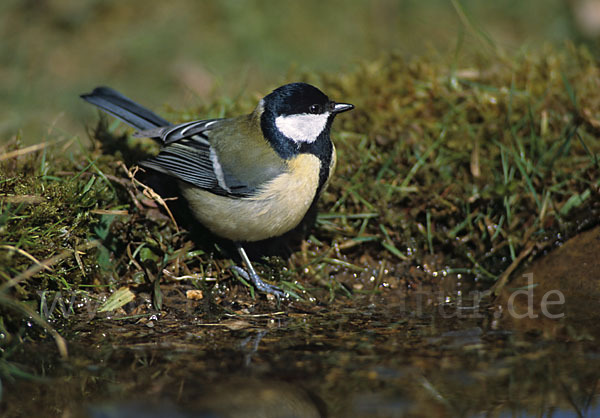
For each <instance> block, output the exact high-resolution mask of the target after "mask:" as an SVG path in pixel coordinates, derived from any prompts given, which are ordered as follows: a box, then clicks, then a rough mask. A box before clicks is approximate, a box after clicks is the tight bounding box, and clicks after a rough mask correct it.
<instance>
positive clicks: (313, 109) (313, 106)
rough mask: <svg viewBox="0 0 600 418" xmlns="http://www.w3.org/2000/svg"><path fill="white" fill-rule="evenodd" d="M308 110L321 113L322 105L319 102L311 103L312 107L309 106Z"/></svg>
mask: <svg viewBox="0 0 600 418" xmlns="http://www.w3.org/2000/svg"><path fill="white" fill-rule="evenodd" d="M308 111H309V112H310V113H312V114H314V115H316V114H318V113H321V106H319V105H318V104H314V105H310V107H309V108H308Z"/></svg>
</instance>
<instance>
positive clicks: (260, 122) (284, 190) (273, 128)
mask: <svg viewBox="0 0 600 418" xmlns="http://www.w3.org/2000/svg"><path fill="white" fill-rule="evenodd" d="M81 97H82V98H83V99H84V100H86V101H87V102H89V103H92V104H94V105H96V106H98V107H99V108H101V109H102V110H104V111H106V112H108V113H110V114H112V115H113V116H115V117H117V118H119V119H121V120H122V121H124V122H125V123H127V124H129V125H131V126H132V127H134V128H135V129H137V130H138V132H137V133H136V134H135V136H138V137H148V138H153V139H155V140H157V141H159V142H160V144H161V150H160V152H159V154H158V155H157V156H156V157H154V158H150V159H148V160H144V161H141V162H140V165H142V166H143V167H147V168H150V169H152V170H155V171H156V172H158V173H162V174H165V175H168V176H171V177H174V178H175V179H176V180H177V183H178V185H179V187H180V191H181V194H182V195H183V197H184V198H185V199H186V200H187V203H188V205H189V208H190V210H191V213H192V214H193V215H194V217H195V218H196V220H198V221H199V222H200V223H201V224H203V225H204V226H205V227H206V228H208V229H209V230H210V231H211V232H213V233H214V234H216V235H217V236H220V237H222V238H226V239H229V240H231V241H233V242H234V243H235V244H236V247H237V249H238V252H239V254H240V256H241V258H242V260H243V261H244V263H245V264H246V267H247V269H248V272H246V271H244V270H243V269H241V268H239V267H234V268H235V270H236V271H237V272H238V273H239V274H240V275H242V277H244V278H245V279H246V280H248V281H250V282H252V283H253V284H254V286H255V287H256V289H258V290H259V291H261V292H264V293H271V294H274V295H276V296H277V297H280V296H283V292H282V291H281V290H280V289H279V288H278V287H276V286H274V285H270V284H267V283H265V282H263V281H262V280H261V279H260V277H259V276H258V274H257V273H256V271H255V270H254V268H253V267H252V264H251V263H250V260H249V259H248V256H247V255H246V252H245V250H244V248H243V246H242V243H244V242H252V241H261V240H264V239H267V238H273V237H278V236H280V235H283V234H285V233H286V232H288V231H290V230H292V229H293V228H295V227H296V226H297V225H298V224H299V223H300V221H301V220H302V219H303V218H304V216H305V214H306V213H307V211H308V209H309V208H310V207H311V205H312V204H313V202H315V201H316V200H317V199H318V197H319V195H320V193H321V192H322V191H323V189H324V188H325V187H326V186H327V183H328V181H329V178H330V177H331V174H332V173H333V170H334V168H335V162H336V156H335V147H334V145H333V143H332V142H331V139H330V137H329V133H330V130H331V124H332V123H333V119H334V118H335V116H336V115H337V114H338V113H341V112H345V111H347V110H351V109H353V108H354V106H353V105H351V104H348V103H336V102H334V101H332V100H330V99H329V97H327V96H326V95H325V94H324V93H323V92H321V90H319V89H318V88H316V87H314V86H312V85H310V84H306V83H291V84H286V85H284V86H282V87H279V88H277V89H276V90H274V91H273V92H271V93H270V94H268V95H267V96H265V97H264V98H263V99H262V100H260V101H259V103H258V105H257V106H256V108H255V109H254V111H253V112H252V113H250V114H249V115H245V116H239V117H234V118H229V119H208V120H198V121H193V122H186V123H182V124H178V125H173V124H171V123H169V122H168V121H166V120H164V119H163V118H161V117H160V116H157V115H156V114H154V113H153V112H151V111H150V110H148V109H145V108H143V107H142V106H140V105H138V104H137V103H135V102H133V101H132V100H130V99H128V98H127V97H125V96H123V95H122V94H120V93H119V92H117V91H115V90H113V89H110V88H108V87H97V88H96V89H94V91H92V92H91V93H89V94H84V95H82V96H81Z"/></svg>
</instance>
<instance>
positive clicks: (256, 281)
mask: <svg viewBox="0 0 600 418" xmlns="http://www.w3.org/2000/svg"><path fill="white" fill-rule="evenodd" d="M231 269H232V270H234V271H235V272H236V273H238V274H239V275H240V276H242V277H243V278H244V280H246V281H248V282H250V283H252V284H253V285H254V287H255V288H256V290H258V291H259V292H261V293H266V294H269V295H273V296H275V297H276V298H277V299H280V298H283V297H285V293H284V292H283V290H281V289H280V288H279V287H277V286H275V285H272V284H268V283H265V282H263V281H262V279H261V278H260V277H259V276H258V274H256V272H255V271H253V270H251V271H250V272H247V271H246V270H244V269H243V268H241V267H239V266H231Z"/></svg>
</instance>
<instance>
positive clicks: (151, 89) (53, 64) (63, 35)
mask: <svg viewBox="0 0 600 418" xmlns="http://www.w3.org/2000/svg"><path fill="white" fill-rule="evenodd" d="M599 3H600V2H599V1H598V0H495V1H486V0H462V1H461V2H460V3H459V2H458V1H452V0H398V1H393V0H373V1H363V0H332V1H323V0H303V1H291V0H279V1H266V0H249V1H239V0H223V1H191V0H189V1H186V0H170V1H158V0H130V1H117V0H2V2H0V35H1V38H0V39H1V40H0V115H2V117H1V119H0V141H4V140H7V139H9V138H11V137H12V136H14V135H15V134H17V133H19V134H21V135H22V138H23V141H24V142H26V143H35V142H40V141H42V140H44V138H48V137H54V138H55V137H56V136H73V135H85V133H84V132H85V131H84V129H85V126H86V124H88V125H91V124H93V123H94V121H95V111H94V109H93V108H92V106H88V105H85V104H84V103H83V102H82V101H81V100H80V99H79V98H78V95H79V94H80V93H83V92H87V91H89V90H91V89H92V88H93V87H95V86H97V85H109V86H112V87H114V88H117V89H119V90H121V91H122V92H124V93H125V94H127V95H129V96H130V97H132V98H134V99H135V100H137V101H139V102H141V103H142V104H144V105H147V106H148V107H150V108H153V109H157V110H159V111H160V110H161V106H162V105H163V104H169V105H170V106H172V107H174V108H175V109H185V108H186V107H190V106H193V105H197V104H201V103H205V102H207V101H210V100H212V99H214V97H216V96H217V95H219V96H221V95H225V96H228V97H233V98H235V97H236V95H238V94H239V93H241V92H251V93H257V94H260V95H262V94H264V93H267V92H268V91H269V90H270V89H271V88H273V87H275V86H277V85H278V84H281V83H282V82H284V81H286V80H287V79H289V74H290V72H292V73H293V74H300V73H304V72H313V71H317V72H322V71H325V72H343V71H351V70H352V68H353V67H354V66H356V65H361V63H364V62H365V61H366V62H368V61H369V60H373V59H377V57H379V56H381V55H383V54H385V53H388V52H390V51H392V52H396V53H399V54H401V55H404V56H407V57H410V56H412V55H419V54H424V53H426V51H428V50H429V51H431V50H433V51H436V53H438V54H440V55H441V56H448V57H458V64H459V65H460V64H461V59H462V57H465V62H466V57H468V56H469V55H472V54H476V53H481V52H484V53H485V52H486V49H490V46H489V44H488V43H486V42H485V41H484V39H485V38H486V35H489V36H490V38H491V39H492V40H493V43H494V44H495V46H496V47H498V48H500V49H502V50H504V51H506V52H507V53H508V54H513V53H514V54H518V53H526V51H528V50H532V49H535V48H539V47H540V46H541V45H542V44H544V43H546V42H551V43H562V42H564V41H565V40H573V41H575V42H580V41H587V42H589V43H590V45H591V46H592V47H594V45H595V44H594V42H595V41H594V39H595V38H596V37H597V34H596V32H594V30H595V29H594V26H593V22H592V24H590V23H589V22H587V23H586V19H587V20H593V19H591V18H593V17H594V16H595V15H594V13H596V12H595V10H596V9H600V5H599ZM590 5H591V6H590ZM598 14H600V12H598ZM465 22H467V23H466V24H465ZM468 22H471V25H469V23H468ZM340 99H342V98H340ZM248 110H250V109H248ZM198 117H202V115H198Z"/></svg>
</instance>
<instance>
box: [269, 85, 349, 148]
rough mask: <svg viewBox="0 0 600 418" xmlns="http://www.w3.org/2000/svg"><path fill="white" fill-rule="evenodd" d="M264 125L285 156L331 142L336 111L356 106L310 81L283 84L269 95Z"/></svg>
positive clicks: (320, 146)
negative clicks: (333, 97)
mask: <svg viewBox="0 0 600 418" xmlns="http://www.w3.org/2000/svg"><path fill="white" fill-rule="evenodd" d="M259 106H262V110H263V112H262V115H261V127H262V130H263V134H264V135H265V137H266V138H267V139H268V140H269V141H270V142H271V145H273V147H274V148H275V150H276V151H277V152H278V153H279V154H280V155H281V156H282V157H283V158H289V157H291V156H292V155H294V154H296V153H298V152H302V150H304V151H308V152H310V150H311V149H312V148H315V147H316V148H318V149H321V148H323V147H324V146H325V145H327V144H326V143H329V142H330V140H329V130H330V128H331V123H332V122H333V119H334V117H335V115H336V114H338V113H341V112H344V111H346V110H350V109H352V108H353V107H354V106H352V105H351V104H346V103H336V102H334V101H332V100H329V97H327V96H326V95H325V93H323V92H322V91H321V90H319V89H318V88H316V87H314V86H311V85H310V84H306V83H291V84H286V85H284V86H281V87H279V88H277V89H275V90H273V92H271V93H270V94H268V95H267V96H265V97H264V98H263V99H262V100H261V103H260V105H259Z"/></svg>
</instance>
